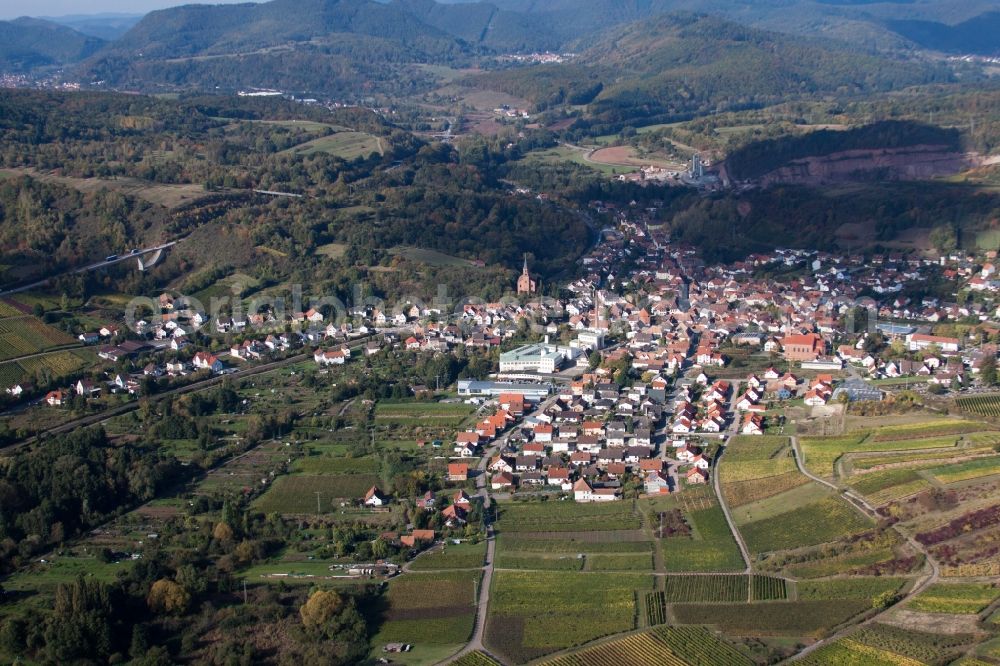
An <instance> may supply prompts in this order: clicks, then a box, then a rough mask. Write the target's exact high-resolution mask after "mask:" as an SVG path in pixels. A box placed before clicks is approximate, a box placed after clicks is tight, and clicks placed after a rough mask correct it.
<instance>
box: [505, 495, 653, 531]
mask: <svg viewBox="0 0 1000 666" xmlns="http://www.w3.org/2000/svg"><path fill="white" fill-rule="evenodd" d="M497 527H498V529H499V531H500V532H502V533H508V532H591V531H598V532H603V531H612V530H637V529H639V528H641V527H642V520H641V519H640V518H639V516H637V515H636V514H635V511H634V509H633V507H632V504H631V503H630V502H609V503H607V504H597V503H595V504H577V503H575V502H521V503H518V502H514V503H509V504H504V505H502V506H501V508H500V519H499V521H498V522H497Z"/></svg>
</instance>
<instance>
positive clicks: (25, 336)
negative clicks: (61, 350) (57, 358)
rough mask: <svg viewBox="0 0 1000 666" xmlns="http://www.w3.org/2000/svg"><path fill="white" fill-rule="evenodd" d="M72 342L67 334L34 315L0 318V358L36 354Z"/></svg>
mask: <svg viewBox="0 0 1000 666" xmlns="http://www.w3.org/2000/svg"><path fill="white" fill-rule="evenodd" d="M73 342H74V340H73V338H71V337H70V336H69V335H67V334H66V333H63V332H62V331H59V330H56V329H54V328H52V327H51V326H48V325H46V324H44V323H43V322H42V321H41V320H40V319H38V318H36V317H30V316H24V317H10V318H8V319H0V360H6V359H11V358H17V357H19V356H26V355H28V354H37V353H38V352H40V351H45V350H46V349H51V348H52V347H59V346H61V345H68V344H73Z"/></svg>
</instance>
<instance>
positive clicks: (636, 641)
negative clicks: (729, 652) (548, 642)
mask: <svg viewBox="0 0 1000 666" xmlns="http://www.w3.org/2000/svg"><path fill="white" fill-rule="evenodd" d="M648 664H663V666H687V664H688V662H687V661H685V660H684V659H682V658H681V657H679V656H678V655H676V654H675V653H674V652H673V650H671V649H670V648H669V647H667V644H666V643H664V642H663V641H661V640H658V639H657V637H656V635H655V634H652V633H642V634H633V635H632V636H628V637H626V638H622V639H619V640H617V641H611V642H609V643H602V644H601V645H597V646H594V647H591V648H587V649H586V650H581V651H580V652H577V653H575V654H571V655H566V656H564V657H559V658H557V659H552V660H549V661H545V662H543V666H648Z"/></svg>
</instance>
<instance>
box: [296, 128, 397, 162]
mask: <svg viewBox="0 0 1000 666" xmlns="http://www.w3.org/2000/svg"><path fill="white" fill-rule="evenodd" d="M284 152H286V153H290V154H294V155H313V154H315V153H326V154H328V155H334V156H335V157H340V158H342V159H345V160H353V159H355V158H357V157H368V156H369V155H371V154H372V153H378V154H379V155H381V154H383V152H384V149H383V147H382V140H381V139H379V138H378V137H375V136H372V135H371V134H366V133H365V132H351V131H346V132H337V133H336V134H331V135H330V136H321V137H319V138H318V139H312V140H311V141H306V142H305V143H301V144H299V145H297V146H295V147H294V148H289V149H288V150H286V151H284Z"/></svg>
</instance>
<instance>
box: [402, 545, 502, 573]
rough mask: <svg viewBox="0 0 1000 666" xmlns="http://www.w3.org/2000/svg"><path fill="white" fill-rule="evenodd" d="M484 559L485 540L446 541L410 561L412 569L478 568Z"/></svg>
mask: <svg viewBox="0 0 1000 666" xmlns="http://www.w3.org/2000/svg"><path fill="white" fill-rule="evenodd" d="M485 561H486V542H485V541H480V542H479V543H461V544H453V543H446V544H445V545H444V546H443V547H441V548H438V549H436V550H432V551H430V552H427V553H424V554H423V555H420V556H419V557H418V558H417V559H415V560H413V562H411V563H410V569H411V570H413V571H436V570H440V569H478V568H480V567H482V566H483V563H484V562H485Z"/></svg>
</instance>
